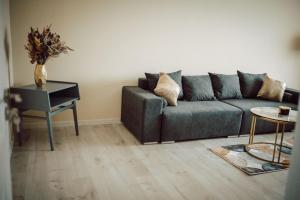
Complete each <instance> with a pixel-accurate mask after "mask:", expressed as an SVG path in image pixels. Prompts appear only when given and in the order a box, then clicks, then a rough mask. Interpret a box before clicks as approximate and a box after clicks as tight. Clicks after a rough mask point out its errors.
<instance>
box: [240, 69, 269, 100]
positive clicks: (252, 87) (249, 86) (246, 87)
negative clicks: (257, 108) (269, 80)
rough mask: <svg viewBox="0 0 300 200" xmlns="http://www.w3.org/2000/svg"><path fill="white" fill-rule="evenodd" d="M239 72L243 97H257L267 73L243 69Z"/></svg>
mask: <svg viewBox="0 0 300 200" xmlns="http://www.w3.org/2000/svg"><path fill="white" fill-rule="evenodd" d="M237 74H238V76H239V80H240V85H241V91H242V94H243V97H244V98H256V96H257V93H258V91H259V90H260V88H261V86H262V85H263V82H264V79H265V78H266V76H267V74H266V73H264V74H249V73H244V72H241V71H237Z"/></svg>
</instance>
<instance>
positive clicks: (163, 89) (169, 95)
mask: <svg viewBox="0 0 300 200" xmlns="http://www.w3.org/2000/svg"><path fill="white" fill-rule="evenodd" d="M179 92H180V87H179V85H178V84H177V83H176V82H175V81H174V80H173V79H172V78H171V77H170V76H169V75H168V74H166V73H160V75H159V79H158V82H157V85H156V88H155V89H154V93H155V94H156V95H158V96H161V97H163V98H165V99H166V101H167V102H168V104H169V105H171V106H177V98H178V95H179Z"/></svg>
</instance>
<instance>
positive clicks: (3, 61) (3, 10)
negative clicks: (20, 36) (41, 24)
mask: <svg viewBox="0 0 300 200" xmlns="http://www.w3.org/2000/svg"><path fill="white" fill-rule="evenodd" d="M7 9H9V6H8V1H7V0H0V200H10V199H12V190H11V172H10V154H11V153H10V152H11V150H10V149H11V147H10V137H9V129H8V122H7V121H6V119H5V106H6V103H5V102H4V101H3V94H4V90H5V89H7V88H8V87H9V74H8V73H9V70H8V69H9V44H10V42H9V41H8V40H9V38H10V37H9V35H8V34H10V33H9V30H10V29H9V14H8V13H9V12H8V10H7Z"/></svg>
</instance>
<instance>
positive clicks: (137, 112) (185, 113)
mask: <svg viewBox="0 0 300 200" xmlns="http://www.w3.org/2000/svg"><path fill="white" fill-rule="evenodd" d="M207 77H208V76H206V77H204V78H206V79H207ZM183 78H184V76H183ZM188 78H189V80H192V81H194V80H193V77H188ZM198 80H200V79H198ZM201 80H203V77H201ZM148 83H149V81H147V79H145V78H140V79H139V81H138V86H124V87H123V89H122V110H121V121H122V122H123V124H124V125H125V127H127V128H128V130H129V131H130V132H131V133H132V134H133V135H134V136H135V137H136V138H137V139H138V140H139V141H140V142H141V143H142V144H145V143H160V142H169V141H184V140H193V139H202V138H215V137H224V136H233V135H239V134H248V133H249V132H250V124H251V113H250V109H251V108H252V107H262V106H268V107H270V106H272V107H273V106H275V107H277V106H279V105H286V106H289V107H291V108H292V109H294V110H296V109H297V103H298V98H299V91H296V90H293V89H286V90H285V93H284V98H283V101H282V102H275V101H269V100H263V99H257V98H250V97H251V96H250V97H247V98H245V97H242V96H241V95H240V94H237V95H236V97H235V98H234V99H231V98H223V97H224V93H223V97H222V95H221V96H220V95H219V94H216V92H215V91H214V94H213V95H214V96H217V97H214V98H213V99H210V100H197V96H196V99H192V98H189V95H186V94H185V92H186V93H189V92H191V90H193V87H190V88H189V87H186V86H184V85H185V84H184V82H183V94H184V97H182V98H181V99H179V100H178V105H177V106H168V105H167V102H166V101H165V100H164V99H163V98H162V97H158V96H156V95H155V94H154V93H153V92H152V91H151V90H149V85H148ZM194 83H196V82H194ZM213 85H214V84H213ZM242 86H243V84H242V82H241V90H242ZM191 88H192V89H191ZM195 88H198V87H195ZM205 88H209V86H205ZM200 92H201V91H200ZM194 96H195V95H194ZM185 97H186V98H185ZM218 97H220V98H218ZM221 97H222V98H221ZM186 99H189V100H186ZM191 99H192V100H191ZM292 129H293V126H288V127H286V131H291V130H292ZM275 130H276V127H275V125H274V124H272V123H270V122H266V121H260V120H258V122H257V126H256V133H270V132H275Z"/></svg>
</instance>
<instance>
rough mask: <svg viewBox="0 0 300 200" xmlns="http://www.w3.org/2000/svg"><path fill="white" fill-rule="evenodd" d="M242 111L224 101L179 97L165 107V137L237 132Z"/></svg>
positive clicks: (207, 135) (167, 139)
mask: <svg viewBox="0 0 300 200" xmlns="http://www.w3.org/2000/svg"><path fill="white" fill-rule="evenodd" d="M241 120H242V111H241V110H240V109H238V108H236V107H234V106H231V105H229V104H226V103H223V102H220V101H197V102H188V101H178V106H177V107H165V108H164V110H163V117H162V130H161V141H162V142H163V141H178V140H189V139H199V138H212V137H221V136H228V135H237V134H238V133H239V130H240V124H241Z"/></svg>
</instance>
